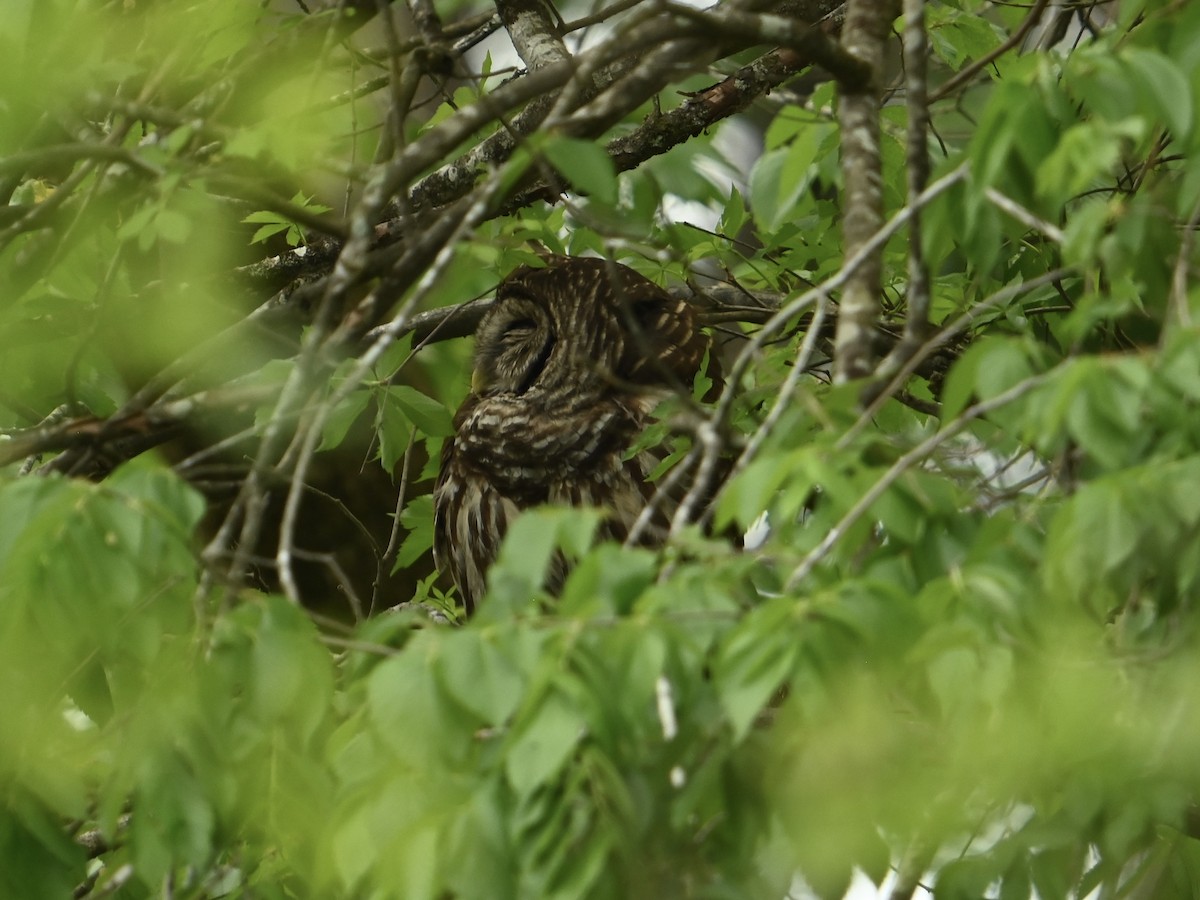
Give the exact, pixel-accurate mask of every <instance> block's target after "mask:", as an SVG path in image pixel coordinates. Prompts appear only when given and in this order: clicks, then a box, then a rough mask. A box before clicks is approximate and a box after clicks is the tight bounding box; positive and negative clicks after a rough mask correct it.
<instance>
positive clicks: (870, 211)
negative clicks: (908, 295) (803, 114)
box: [833, 0, 888, 383]
mask: <svg viewBox="0 0 1200 900" xmlns="http://www.w3.org/2000/svg"><path fill="white" fill-rule="evenodd" d="M887 26H888V21H887V19H886V18H885V10H884V9H881V8H879V6H878V4H876V3H875V2H873V0H849V2H848V3H847V5H846V24H845V26H844V28H843V32H842V42H843V45H844V46H845V48H846V51H847V52H848V53H850V54H851V55H853V56H855V57H857V58H858V59H860V60H862V61H863V62H864V63H865V64H866V65H868V66H870V67H871V69H872V72H873V77H872V78H871V79H870V81H869V82H868V85H867V86H866V87H864V88H861V89H851V88H843V91H842V96H841V99H840V101H839V103H838V121H839V123H840V125H841V133H842V182H843V198H842V202H843V205H844V207H843V208H844V212H843V216H842V235H843V244H844V251H843V252H844V253H845V255H846V256H847V257H848V258H849V257H851V256H854V255H855V254H857V253H858V251H859V250H860V249H861V248H862V247H864V246H865V245H867V244H868V243H869V242H870V240H871V238H872V237H873V236H874V235H875V234H876V233H877V232H878V231H879V229H880V228H881V227H882V225H883V175H882V161H881V156H880V146H879V108H880V95H879V90H880V89H879V72H880V68H881V66H882V61H883V52H884V40H885V38H886V35H887ZM881 272H882V259H881V255H880V254H879V253H878V252H875V253H871V254H869V255H868V256H867V257H866V258H864V260H863V263H862V265H860V266H859V267H858V268H857V269H856V270H855V272H854V273H853V274H852V275H851V276H850V278H849V280H848V281H847V282H846V287H845V290H844V291H843V293H842V301H841V306H840V310H839V315H838V327H837V336H836V338H835V340H834V362H833V378H834V381H835V382H838V383H841V382H846V381H851V380H854V379H856V378H865V377H866V376H868V375H870V374H871V371H872V368H873V363H874V344H873V340H872V336H873V334H874V329H875V323H876V322H877V321H878V319H879V286H880V279H881Z"/></svg>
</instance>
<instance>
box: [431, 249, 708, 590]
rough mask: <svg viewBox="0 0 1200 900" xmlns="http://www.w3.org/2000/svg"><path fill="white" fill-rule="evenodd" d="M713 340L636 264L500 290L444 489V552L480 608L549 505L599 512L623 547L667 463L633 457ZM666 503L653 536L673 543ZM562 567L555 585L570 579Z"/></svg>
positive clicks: (485, 323) (565, 261)
mask: <svg viewBox="0 0 1200 900" xmlns="http://www.w3.org/2000/svg"><path fill="white" fill-rule="evenodd" d="M708 346H709V341H708V338H707V336H706V335H705V334H704V333H703V332H701V331H700V330H699V328H698V326H697V322H696V317H695V313H694V312H693V310H692V309H691V307H690V306H688V305H687V304H686V303H685V302H683V301H681V300H676V299H675V298H673V297H671V296H670V295H669V294H668V293H667V292H666V291H664V290H663V289H662V288H660V287H658V286H657V285H655V284H654V283H652V282H650V281H648V280H646V279H645V278H643V277H642V276H640V275H638V274H637V273H636V272H634V271H632V270H631V269H628V268H626V267H625V266H621V265H618V264H615V263H610V262H607V261H606V260H601V259H584V258H558V259H556V260H554V261H553V262H551V263H550V264H549V265H547V266H546V267H545V268H539V269H534V268H529V267H522V268H520V269H517V270H516V271H515V272H513V274H512V275H510V276H509V277H508V278H507V279H506V280H505V281H504V282H503V283H502V284H501V285H500V287H499V288H498V289H497V291H496V302H495V305H494V306H493V307H492V308H491V309H490V310H489V311H488V313H487V314H486V315H485V316H484V318H483V320H482V321H481V322H480V324H479V327H478V329H477V330H476V333H475V372H474V376H473V378H472V391H471V394H470V395H469V396H468V397H467V399H466V400H465V401H463V404H462V406H461V407H460V408H459V410H458V413H457V415H456V416H455V420H454V425H455V436H454V437H453V438H451V439H449V440H447V442H446V444H445V447H444V449H443V452H442V462H441V470H440V472H439V474H438V480H437V486H436V488H435V490H434V557H435V560H436V561H437V565H438V568H439V569H440V570H441V571H443V572H446V573H448V574H449V575H450V576H451V578H453V580H454V583H455V585H456V586H457V587H458V591H459V593H460V594H461V596H462V599H463V603H464V605H465V606H466V610H467V612H468V613H470V612H472V611H473V610H474V607H475V605H476V604H477V603H478V602H479V600H480V598H481V597H482V596H483V594H484V589H485V575H486V572H487V568H488V566H489V565H490V564H491V563H492V560H493V559H495V556H496V551H497V550H498V548H499V546H500V542H501V540H502V539H503V537H504V534H505V532H506V530H507V529H508V526H509V524H510V523H511V522H512V520H513V519H514V518H515V517H516V516H517V515H518V514H519V513H520V511H521V510H523V509H526V508H528V507H531V506H536V505H538V504H543V503H555V504H565V505H570V506H595V507H599V508H601V509H603V510H604V511H605V513H606V516H605V519H604V525H603V528H604V533H605V536H607V537H610V538H613V539H616V540H624V539H625V537H626V536H627V534H628V532H629V529H630V527H631V526H632V525H633V523H634V521H635V520H636V519H637V517H638V515H639V513H640V512H641V511H642V509H643V508H644V506H645V505H646V503H647V502H648V500H649V499H650V497H651V496H652V495H653V493H654V488H653V485H651V484H649V483H647V481H646V476H647V474H648V473H649V472H650V471H651V470H652V469H653V468H654V467H655V466H656V465H657V463H658V461H659V457H658V456H656V455H654V454H653V453H651V452H648V451H647V452H642V453H639V454H636V455H635V456H633V457H632V458H630V459H625V458H624V457H625V454H626V450H627V449H628V448H629V446H630V444H631V443H632V442H633V440H634V438H636V437H637V435H638V433H639V431H640V430H641V429H642V427H643V425H644V424H645V422H646V418H647V416H648V414H649V413H650V411H651V410H652V409H653V408H654V406H655V405H656V404H657V402H658V401H659V400H660V399H661V398H662V397H663V396H665V395H666V394H667V393H668V392H670V391H672V390H679V391H690V389H691V385H692V382H693V378H694V377H695V375H696V373H697V371H698V370H699V368H700V367H701V364H702V362H703V360H704V356H705V353H706V351H707V350H708ZM670 513H671V509H670V504H667V505H666V506H665V508H663V509H662V511H661V513H660V514H659V516H658V519H659V521H658V525H657V527H655V528H651V529H650V530H649V531H648V533H647V538H646V540H647V541H648V542H653V541H655V540H661V536H662V533H663V528H662V525H663V523H664V522H665V521H669V517H670ZM565 574H566V573H565V566H564V565H563V563H562V561H561V560H559V561H557V562H556V563H555V565H554V571H552V572H551V573H550V575H549V577H548V587H549V588H550V589H551V590H556V589H557V588H558V587H559V586H560V585H561V582H562V579H563V578H564V577H565Z"/></svg>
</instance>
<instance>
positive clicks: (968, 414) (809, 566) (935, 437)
mask: <svg viewBox="0 0 1200 900" xmlns="http://www.w3.org/2000/svg"><path fill="white" fill-rule="evenodd" d="M1049 378H1050V373H1042V374H1038V375H1034V376H1031V377H1030V378H1026V379H1025V380H1023V381H1020V382H1018V383H1017V384H1015V385H1013V386H1012V387H1011V388H1009V389H1008V390H1006V391H1003V392H1001V393H999V394H997V395H996V396H995V397H992V398H991V399H989V400H985V401H981V402H979V403H976V404H974V405H973V406H969V407H967V409H965V410H963V412H962V414H961V415H959V416H958V417H957V418H956V419H954V421H952V422H949V423H947V424H945V425H944V426H943V427H942V428H941V430H939V431H937V432H935V433H933V434H931V435H930V436H929V437H927V438H926V439H925V440H923V441H921V442H920V443H919V444H917V445H916V446H915V447H913V448H912V449H911V450H909V451H908V452H907V453H905V454H904V455H903V456H901V457H900V458H899V459H898V460H896V461H895V462H894V463H893V464H892V465H891V466H890V467H888V469H887V471H886V472H884V473H883V475H881V476H880V477H879V479H878V480H877V481H876V482H875V483H874V484H873V485H871V487H870V488H869V489H868V490H867V491H866V492H865V493H864V494H863V495H862V496H861V497H859V498H858V500H857V501H855V503H854V505H853V506H851V507H850V509H848V510H847V511H846V513H845V514H844V515H843V516H842V518H841V519H839V520H838V522H837V524H835V525H834V526H833V527H832V528H830V529H829V531H828V532H827V533H826V535H825V537H824V538H822V540H821V542H820V543H819V544H818V545H817V546H816V547H814V548H813V549H812V550H811V551H810V552H809V553H808V554H807V555H806V556H805V557H804V559H803V560H801V562H800V564H799V565H798V566H796V568H795V569H793V570H792V573H791V575H790V576H788V580H787V584H786V586H785V588H784V590H787V591H792V590H795V589H796V588H797V587H798V586H799V584H800V582H802V581H803V580H804V579H805V578H807V577H808V576H809V574H810V573H811V572H812V570H813V569H814V568H816V566H817V564H818V563H820V562H821V560H823V559H824V558H825V557H826V556H828V555H829V552H830V551H831V550H832V549H833V548H834V546H836V545H837V543H838V541H840V540H841V539H842V538H843V537H844V536H845V534H846V532H847V531H849V530H850V528H851V527H852V526H853V525H854V524H855V523H856V522H857V521H858V520H859V519H861V518H862V517H863V515H865V514H866V512H867V511H868V510H869V509H870V508H871V507H872V506H873V505H874V504H875V501H877V500H878V499H879V498H880V497H882V496H883V495H884V493H885V492H886V491H887V489H888V488H890V487H891V486H892V485H893V484H895V483H896V481H897V479H899V478H900V476H901V475H903V474H904V473H905V472H907V471H908V470H909V469H911V468H912V467H913V466H914V465H916V464H917V463H919V462H921V461H922V460H924V459H925V458H926V457H927V456H929V454H930V453H932V452H933V451H934V450H936V449H937V448H938V447H940V446H941V445H942V444H944V443H946V441H948V440H950V439H951V438H953V437H955V436H956V435H958V434H960V433H961V432H962V431H963V429H964V428H966V427H967V426H968V425H969V424H970V423H971V422H973V421H975V420H976V419H978V418H980V417H981V416H985V415H988V414H989V413H991V412H994V411H995V410H997V409H1000V408H1002V407H1004V406H1007V405H1008V404H1009V403H1012V402H1013V401H1014V400H1019V399H1020V398H1021V397H1024V396H1025V395H1026V394H1028V393H1029V392H1030V391H1032V390H1034V389H1035V388H1037V387H1040V386H1041V385H1042V384H1044V383H1045V382H1046V381H1047V380H1048V379H1049Z"/></svg>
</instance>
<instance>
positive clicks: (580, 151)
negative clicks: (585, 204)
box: [542, 137, 617, 206]
mask: <svg viewBox="0 0 1200 900" xmlns="http://www.w3.org/2000/svg"><path fill="white" fill-rule="evenodd" d="M542 152H543V153H545V154H546V156H547V158H549V160H550V162H551V163H553V164H554V168H556V169H558V171H559V172H560V173H562V175H563V177H565V178H566V179H567V180H568V181H569V182H571V184H572V185H573V186H574V187H575V189H576V190H577V191H579V192H580V193H582V194H587V195H589V196H591V197H594V198H596V199H597V200H600V201H601V202H602V203H606V204H608V205H609V206H611V205H613V204H615V203H616V202H617V170H616V167H614V166H613V162H612V160H611V159H610V158H609V156H608V154H607V153H606V152H605V151H604V148H603V147H601V146H599V145H598V144H596V143H593V142H592V141H581V140H578V139H576V138H566V137H554V138H551V139H550V140H548V141H547V142H546V144H545V145H544V146H543V147H542Z"/></svg>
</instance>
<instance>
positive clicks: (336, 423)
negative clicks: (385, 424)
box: [318, 389, 371, 450]
mask: <svg viewBox="0 0 1200 900" xmlns="http://www.w3.org/2000/svg"><path fill="white" fill-rule="evenodd" d="M370 400H371V393H370V391H367V390H365V389H360V390H357V391H354V392H353V393H351V394H350V395H349V396H347V397H346V399H345V400H343V401H342V402H341V403H339V404H338V405H337V406H336V407H334V408H333V410H332V411H331V412H330V413H329V416H328V417H327V418H326V419H325V425H324V427H323V428H322V429H321V446H320V447H319V448H318V449H320V450H333V449H334V448H335V447H338V446H340V445H341V443H342V441H344V440H345V439H346V435H347V433H349V431H350V427H351V426H352V425H353V424H354V423H355V422H356V421H358V417H359V416H361V415H362V414H363V410H365V409H366V408H367V404H368V403H369V402H370Z"/></svg>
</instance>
